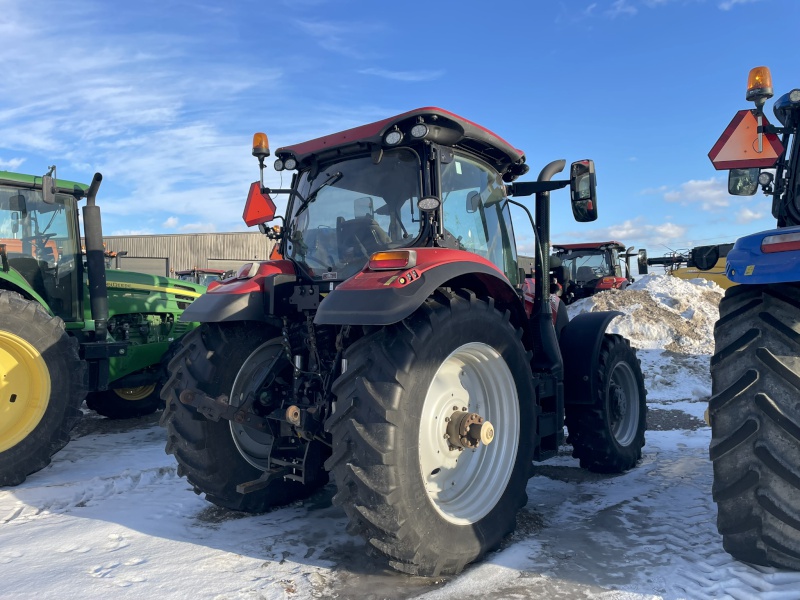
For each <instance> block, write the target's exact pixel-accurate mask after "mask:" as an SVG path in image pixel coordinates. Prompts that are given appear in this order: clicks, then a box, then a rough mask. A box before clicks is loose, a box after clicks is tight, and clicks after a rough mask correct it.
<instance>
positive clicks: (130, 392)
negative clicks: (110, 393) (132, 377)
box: [114, 383, 156, 400]
mask: <svg viewBox="0 0 800 600" xmlns="http://www.w3.org/2000/svg"><path fill="white" fill-rule="evenodd" d="M155 389H156V384H155V383H151V384H150V385H140V386H139V387H131V388H118V389H116V390H114V393H115V394H116V395H117V396H119V397H120V398H122V399H123V400H144V399H145V398H147V397H148V396H149V395H150V394H152V393H153V392H154V391H155Z"/></svg>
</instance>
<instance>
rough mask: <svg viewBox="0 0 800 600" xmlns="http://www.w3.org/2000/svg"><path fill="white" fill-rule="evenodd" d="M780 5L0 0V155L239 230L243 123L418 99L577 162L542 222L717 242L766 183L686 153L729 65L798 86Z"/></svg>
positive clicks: (728, 110) (568, 235)
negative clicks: (577, 215) (581, 179)
mask: <svg viewBox="0 0 800 600" xmlns="http://www.w3.org/2000/svg"><path fill="white" fill-rule="evenodd" d="M799 17H800V2H797V0H593V1H582V0H562V1H560V2H559V1H547V2H545V1H542V0H528V1H512V0H506V2H502V3H491V2H487V1H485V0H484V1H481V2H477V1H473V0H461V1H458V2H446V1H440V2H434V1H430V0H428V1H426V2H421V1H419V0H405V1H404V2H382V1H374V0H373V1H366V0H363V1H358V0H292V1H289V0H286V1H280V0H272V1H270V0H261V1H259V2H250V1H235V0H234V1H229V2H203V1H202V0H199V1H193V2H189V1H184V0H159V1H158V2H154V1H150V0H138V1H137V2H129V3H122V2H108V1H85V0H70V2H63V1H55V0H52V1H40V0H25V2H21V1H18V0H0V34H1V35H0V39H2V44H0V64H2V65H3V72H4V74H5V75H4V77H3V91H2V94H0V169H6V170H13V171H19V172H25V173H31V174H43V173H44V172H45V171H46V170H47V167H48V165H51V164H56V165H57V166H58V175H59V176H60V177H63V178H66V179H73V180H79V181H89V179H90V178H91V175H92V173H94V172H95V171H100V172H102V173H103V175H104V181H103V185H102V187H101V190H100V195H99V196H98V202H99V203H101V205H102V207H103V225H104V230H105V232H106V234H108V235H111V234H124V233H130V234H133V233H184V232H205V231H236V230H245V229H246V227H245V225H244V223H243V222H242V220H241V214H242V208H243V206H244V201H245V197H246V194H247V190H248V186H249V183H250V182H251V181H254V180H255V179H257V177H258V168H257V163H256V161H255V159H254V158H252V156H251V155H250V147H251V142H252V134H253V133H254V132H256V131H265V132H266V133H267V134H268V135H269V137H270V145H271V147H272V148H273V149H274V148H277V147H279V146H281V145H286V144H291V143H296V142H299V141H304V140H307V139H310V138H312V137H317V136H320V135H324V134H328V133H333V132H335V131H339V130H342V129H346V128H349V127H354V126H357V125H360V124H363V123H367V122H371V121H376V120H379V119H382V118H385V117H389V116H392V115H394V114H398V113H401V112H404V111H407V110H410V109H412V108H416V107H420V106H431V105H432V106H440V107H442V108H444V109H446V110H450V111H452V112H455V113H457V114H460V115H462V116H464V117H466V118H468V119H470V120H472V121H475V122H477V123H479V124H481V125H483V126H485V127H487V128H489V129H491V130H493V131H494V132H495V133H497V134H498V135H500V136H501V137H503V138H505V139H506V140H508V141H509V142H510V143H512V144H513V145H515V146H516V147H518V148H520V149H522V150H524V151H525V153H526V154H527V157H528V163H529V164H530V166H531V173H530V174H529V176H528V178H531V179H532V178H535V177H536V175H537V174H538V172H539V170H540V169H541V168H542V167H543V166H544V165H545V164H547V163H548V162H550V161H551V160H554V159H558V158H564V159H566V160H567V162H568V163H569V162H571V161H574V160H578V159H583V158H592V159H594V160H595V163H596V167H597V179H598V195H599V208H600V217H599V219H598V220H597V221H596V222H594V223H589V224H578V223H575V222H574V221H573V220H572V218H571V214H570V211H569V207H568V200H567V194H566V193H564V192H561V193H558V192H556V193H554V194H553V210H552V212H553V218H552V232H553V240H554V241H557V242H561V243H567V242H573V241H592V240H600V239H601V238H602V239H608V238H613V239H619V240H620V241H622V242H624V243H627V244H629V245H634V246H636V247H637V248H640V247H646V248H647V249H648V251H649V252H650V254H651V255H658V254H661V253H663V252H666V251H667V248H686V247H691V246H692V245H698V244H704V243H716V242H725V241H732V240H733V239H735V238H736V237H737V236H739V235H742V234H744V233H747V232H751V231H756V230H760V229H768V228H771V227H773V226H774V219H773V218H772V217H771V215H770V213H769V207H770V204H769V200H770V199H769V198H767V197H765V196H763V195H760V194H759V195H757V196H753V197H747V198H737V197H732V196H729V195H728V194H727V192H726V183H725V181H726V180H725V177H726V173H725V172H717V171H715V170H714V168H713V166H712V165H711V163H710V162H709V160H708V158H707V154H708V151H709V150H710V149H711V147H712V146H713V144H714V142H715V141H716V139H717V138H718V137H719V135H720V134H721V133H722V131H723V130H724V128H725V127H726V125H727V124H728V123H729V121H730V120H731V119H732V118H733V116H734V114H735V112H736V111H737V110H740V109H744V108H750V107H751V106H752V105H751V104H750V103H747V102H746V101H745V99H744V95H745V86H746V80H747V74H748V71H749V69H750V68H752V67H754V66H759V65H767V66H769V67H770V68H771V70H772V75H773V81H774V84H775V92H776V96H778V95H780V94H782V93H784V92H787V91H789V90H790V89H791V88H792V87H793V86H800V63H799V62H798V58H799V57H800V53H799V52H798V49H797V46H796V42H795V36H794V35H793V34H792V32H791V31H787V30H785V28H782V25H783V24H784V23H792V22H794V23H797V22H798V18H799ZM768 114H769V115H771V114H772V113H771V102H770V103H769V104H768ZM279 182H280V180H279V179H278V177H277V175H276V174H274V173H271V174H270V176H269V179H268V184H270V185H277V184H279ZM283 183H284V184H287V183H288V181H283ZM515 216H516V215H515ZM516 228H517V236H518V238H519V242H520V245H521V246H522V247H523V249H525V248H527V247H529V246H530V226H529V225H527V224H526V223H525V222H523V221H522V219H517V221H516Z"/></svg>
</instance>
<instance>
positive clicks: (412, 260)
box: [369, 250, 417, 271]
mask: <svg viewBox="0 0 800 600" xmlns="http://www.w3.org/2000/svg"><path fill="white" fill-rule="evenodd" d="M416 266H417V253H416V251H415V250H389V251H386V252H376V253H375V254H373V255H372V256H371V257H370V259H369V268H370V270H372V271H397V270H398V269H410V268H411V267H416Z"/></svg>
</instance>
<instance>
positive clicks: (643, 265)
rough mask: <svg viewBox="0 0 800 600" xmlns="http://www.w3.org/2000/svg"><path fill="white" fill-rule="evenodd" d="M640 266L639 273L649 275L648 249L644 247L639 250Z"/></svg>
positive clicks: (638, 260)
mask: <svg viewBox="0 0 800 600" xmlns="http://www.w3.org/2000/svg"><path fill="white" fill-rule="evenodd" d="M637 262H638V267H639V274H640V275H647V250H645V249H644V248H642V249H641V250H639V257H638V259H637Z"/></svg>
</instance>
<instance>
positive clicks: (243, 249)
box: [104, 232, 274, 271]
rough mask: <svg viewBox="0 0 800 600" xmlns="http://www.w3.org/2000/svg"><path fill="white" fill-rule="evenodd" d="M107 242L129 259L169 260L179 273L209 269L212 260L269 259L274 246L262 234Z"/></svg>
mask: <svg viewBox="0 0 800 600" xmlns="http://www.w3.org/2000/svg"><path fill="white" fill-rule="evenodd" d="M104 242H105V244H106V249H107V250H113V251H114V252H120V251H123V250H124V251H127V252H128V256H136V257H164V258H169V264H170V268H171V269H173V270H175V271H181V270H184V269H191V268H192V267H199V268H208V267H209V265H208V259H226V260H241V261H242V262H245V261H248V260H267V259H268V258H269V253H270V250H271V249H272V245H273V243H274V242H273V241H272V240H269V239H267V238H266V236H264V235H263V234H262V233H260V232H256V233H250V232H243V233H187V234H182V233H181V234H171V235H127V236H105V237H104ZM123 260H124V259H123Z"/></svg>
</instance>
